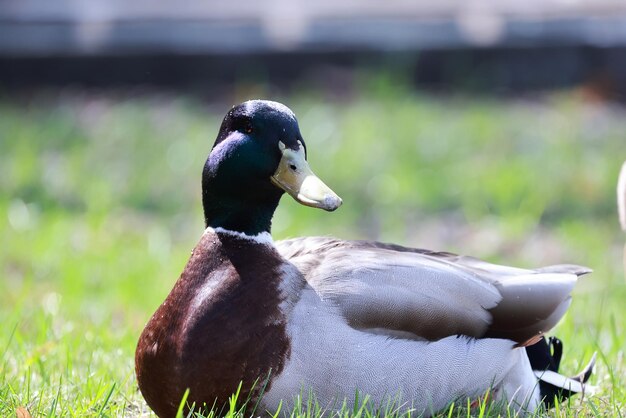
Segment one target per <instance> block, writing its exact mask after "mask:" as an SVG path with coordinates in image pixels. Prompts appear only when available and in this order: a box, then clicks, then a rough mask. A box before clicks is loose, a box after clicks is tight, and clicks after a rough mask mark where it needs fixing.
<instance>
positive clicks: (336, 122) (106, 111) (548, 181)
mask: <svg viewBox="0 0 626 418" xmlns="http://www.w3.org/2000/svg"><path fill="white" fill-rule="evenodd" d="M359 90H360V91H364V92H367V93H363V94H362V95H357V96H353V97H351V98H349V99H344V100H342V101H335V102H330V103H329V102H328V101H327V100H326V99H325V98H324V97H323V96H322V95H321V94H320V93H319V92H312V91H310V90H307V89H302V90H299V91H296V92H294V93H291V94H289V95H288V96H281V97H274V98H276V99H279V100H281V101H283V102H285V103H286V104H288V105H289V106H290V107H291V108H292V109H293V110H294V111H295V112H296V114H297V115H298V116H299V121H300V125H301V129H302V133H303V135H304V138H305V140H307V144H308V148H309V160H310V161H311V165H312V167H313V169H314V170H316V172H317V173H318V174H319V175H320V177H322V178H323V179H324V180H325V181H326V183H327V184H329V185H330V186H331V187H332V188H333V189H334V190H335V191H336V192H338V193H339V194H340V195H341V196H342V197H343V199H344V206H343V207H342V208H341V209H340V210H339V211H337V212H336V213H333V214H328V213H324V212H322V211H316V210H313V209H310V208H305V207H301V206H298V205H297V204H296V203H295V202H292V201H290V200H289V199H284V200H283V202H282V204H281V206H280V208H279V210H278V212H277V214H276V217H275V221H274V228H273V232H274V236H275V238H279V239H280V238H286V237H291V236H298V235H318V234H328V235H336V236H340V237H344V238H374V239H380V240H385V241H394V242H398V243H403V244H408V245H415V246H421V247H429V248H433V249H445V250H450V251H455V252H460V253H465V254H472V255H475V256H479V257H482V258H486V259H488V260H490V261H494V262H501V263H505V264H511V265H519V266H527V267H532V266H536V265H545V264H551V263H565V262H575V263H579V264H583V265H588V266H590V267H592V268H593V269H594V270H595V272H594V274H593V275H592V276H588V277H585V278H584V279H583V280H582V281H581V282H580V284H579V286H578V287H577V288H576V290H575V294H574V302H573V304H572V306H571V308H570V312H569V314H568V315H567V316H566V317H565V319H564V320H563V321H562V322H561V323H560V324H559V326H558V327H557V328H556V329H555V334H556V335H558V336H559V337H560V338H561V339H562V340H563V341H564V344H565V348H564V362H563V365H562V367H563V369H564V371H565V372H568V373H574V372H576V371H577V369H578V368H580V367H582V365H583V364H584V363H585V362H586V361H587V360H588V359H589V358H590V357H591V355H592V353H593V352H594V351H598V352H599V361H598V366H597V370H596V374H595V376H594V377H593V378H592V381H593V384H594V385H595V386H596V390H595V394H594V395H593V396H587V397H585V399H584V400H582V399H581V398H580V397H577V398H575V399H573V400H572V401H571V402H569V403H567V404H563V405H559V407H558V408H557V409H554V410H552V411H551V412H550V414H551V415H553V416H559V417H561V416H623V412H621V411H622V410H623V409H624V408H626V390H625V380H626V365H625V364H624V346H625V342H626V341H625V339H624V334H625V332H626V328H625V325H626V322H625V321H626V315H625V314H626V307H625V306H624V302H623V301H624V300H626V282H625V281H624V274H623V271H622V245H623V241H624V237H623V236H622V235H621V234H620V232H619V230H618V224H617V216H616V213H615V212H616V209H615V198H614V186H615V181H616V177H617V173H618V170H619V167H620V165H621V163H622V162H623V160H624V158H625V157H626V156H625V154H624V132H626V117H625V116H626V109H624V108H622V107H619V106H614V105H608V104H589V103H584V102H581V101H580V100H579V99H578V97H577V96H576V95H575V94H573V93H568V94H552V95H546V96H542V97H539V98H533V99H526V100H496V99H490V98H468V97H450V96H448V97H437V96H432V95H424V94H420V93H419V92H413V91H410V90H408V89H402V88H400V87H398V86H397V85H395V84H394V83H393V82H391V80H390V79H389V78H385V77H378V78H376V77H374V78H372V79H370V80H365V81H363V82H362V86H361V88H360V89H359ZM244 95H245V94H244ZM238 99H239V97H238V98H236V99H233V100H232V101H231V102H229V103H228V104H226V103H219V102H215V103H213V102H211V103H206V102H203V101H201V100H199V99H197V98H194V97H189V96H171V95H165V94H156V95H155V94H151V95H144V96H136V97H124V96H120V95H115V94H84V93H67V92H61V93H53V94H47V95H46V94H40V95H36V96H33V97H22V98H19V99H15V100H11V98H9V97H6V96H5V97H4V98H0V276H1V277H0V323H1V324H2V327H0V416H12V415H14V414H15V413H16V412H15V411H16V410H17V408H18V407H26V408H27V409H28V410H29V411H30V413H31V414H32V415H33V416H46V417H57V416H64V417H65V416H78V417H84V416H89V417H102V416H138V415H145V416H149V414H150V413H149V410H148V409H147V407H146V406H145V404H144V402H143V400H142V398H141V395H140V394H139V393H138V391H137V388H136V382H135V379H134V370H133V367H134V366H133V355H134V349H135V344H136V340H137V338H138V335H139V333H140V331H141V329H142V327H143V325H144V324H145V322H146V321H147V319H148V317H149V316H150V315H151V314H152V312H153V311H154V310H155V309H156V307H157V306H158V305H159V304H160V302H161V301H162V300H163V299H164V297H165V295H166V294H167V292H168V291H169V290H170V288H171V286H172V284H173V282H174V280H175V279H176V278H177V277H178V274H179V273H180V271H181V270H182V268H183V266H184V263H185V262H186V260H187V257H188V255H189V251H190V250H191V248H192V247H193V246H194V245H195V243H196V241H197V239H198V237H199V236H200V234H201V233H202V230H203V224H202V216H201V208H200V190H199V180H200V178H199V176H200V171H201V168H202V165H203V162H204V159H205V158H206V154H207V153H208V151H209V149H210V147H211V145H212V142H213V140H214V137H215V134H216V132H217V128H218V124H219V122H220V120H221V117H222V116H223V114H224V113H225V111H226V110H227V109H228V106H229V105H230V104H232V103H235V102H236V101H237V100H238ZM314 411H315V408H314V406H311V405H308V406H307V405H302V404H300V405H299V407H296V408H293V409H292V410H286V409H283V411H282V412H281V413H286V414H287V415H288V416H294V417H295V416H317V415H318V414H319V413H315V412H314ZM374 412H375V411H374V410H373V409H372V408H370V407H366V408H363V409H356V410H352V409H350V408H345V409H344V410H342V412H341V413H339V414H338V415H340V416H342V417H343V416H346V417H348V416H358V417H360V416H372V414H373V413H374ZM388 412H389V415H391V416H399V415H403V416H410V414H409V415H406V414H405V411H399V410H395V411H393V410H392V411H388ZM475 414H478V415H480V412H475ZM494 414H495V412H493V411H491V412H490V409H489V407H487V409H486V410H483V413H482V415H484V416H490V415H494ZM620 414H621V415H620ZM230 416H245V413H243V412H241V411H237V410H233V411H231V412H230ZM441 416H442V417H446V416H467V410H466V409H464V408H460V407H458V406H457V407H453V408H452V409H449V410H446V411H443V412H442V413H441Z"/></svg>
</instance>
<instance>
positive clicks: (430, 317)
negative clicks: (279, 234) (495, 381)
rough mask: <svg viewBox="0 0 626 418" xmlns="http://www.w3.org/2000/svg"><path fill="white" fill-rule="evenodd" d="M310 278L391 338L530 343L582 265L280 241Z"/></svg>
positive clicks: (559, 307)
mask: <svg viewBox="0 0 626 418" xmlns="http://www.w3.org/2000/svg"><path fill="white" fill-rule="evenodd" d="M276 246H277V248H278V250H279V252H280V253H281V254H282V255H283V257H285V258H286V259H287V260H289V261H290V262H291V263H293V264H294V265H295V266H296V267H297V268H298V269H299V270H300V271H301V272H302V273H303V275H304V277H305V278H306V279H307V282H308V283H309V285H310V286H311V287H312V288H313V289H314V290H315V291H316V292H317V293H318V295H319V296H320V297H321V298H322V299H323V300H325V301H327V302H328V303H332V304H335V305H336V306H337V307H338V308H339V310H340V312H341V313H342V314H343V316H344V317H345V319H346V321H347V322H348V323H349V324H350V325H351V326H353V327H354V328H357V329H362V330H371V332H375V333H377V334H381V333H382V334H387V335H389V336H390V337H397V336H402V337H406V336H407V335H413V336H414V338H415V339H426V340H438V339H441V338H444V337H447V336H450V335H467V336H471V337H486V336H487V337H499V338H507V339H512V340H514V341H517V342H518V343H521V344H523V343H525V342H527V341H528V340H531V339H532V338H533V337H535V336H536V335H539V334H541V333H544V332H546V331H548V330H549V329H550V328H552V327H553V326H554V325H555V324H556V323H557V322H558V321H559V319H560V318H561V317H562V316H563V314H564V313H565V311H566V310H567V307H568V306H569V303H570V296H569V294H570V292H571V290H572V289H573V287H574V285H575V283H576V278H577V275H578V274H584V273H586V272H588V271H589V270H588V269H586V268H584V267H579V266H572V265H567V266H551V267H546V268H543V269H539V270H527V269H518V268H513V267H507V266H500V265H495V264H490V263H487V262H484V261H481V260H478V259H476V258H472V257H466V256H457V255H455V254H451V253H439V252H433V251H428V250H421V249H413V248H407V247H401V246H397V245H390V244H382V243H378V242H368V241H341V240H337V239H333V238H323V237H312V238H299V239H295V240H288V241H279V242H277V243H276Z"/></svg>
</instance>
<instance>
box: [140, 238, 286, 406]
mask: <svg viewBox="0 0 626 418" xmlns="http://www.w3.org/2000/svg"><path fill="white" fill-rule="evenodd" d="M281 265H282V261H281V259H280V258H279V257H278V255H277V254H276V252H275V251H274V249H273V247H271V246H269V245H263V244H258V243H255V242H250V241H246V240H243V239H240V238H238V237H236V236H229V235H225V234H217V233H215V232H214V231H213V230H211V229H208V230H207V231H206V232H205V234H204V235H203V236H202V239H201V240H200V242H199V243H198V245H197V246H196V248H195V249H194V250H193V253H192V255H191V258H190V260H189V262H188V263H187V266H186V267H185V270H184V271H183V273H182V274H181V276H180V278H179V279H178V281H177V282H176V284H175V286H174V288H173V289H172V291H171V292H170V294H169V295H168V297H167V299H166V300H165V302H163V304H162V305H161V306H160V307H159V308H158V309H157V311H156V312H155V314H154V315H153V316H152V318H151V319H150V321H149V322H148V325H147V326H146V328H145V329H144V331H143V333H142V335H141V337H140V339H139V344H138V346H137V351H136V358H135V360H136V361H135V365H136V373H137V380H138V383H139V387H140V389H141V392H142V394H143V395H144V397H145V399H146V401H147V402H148V404H149V405H150V407H151V408H152V409H153V410H154V411H155V412H156V413H157V415H158V416H160V417H168V416H175V414H176V411H177V409H178V406H179V404H180V401H181V399H182V397H183V395H184V393H185V390H186V389H187V388H189V389H190V393H189V397H188V402H189V403H190V404H191V403H193V402H196V406H198V405H201V404H202V403H204V402H206V403H211V402H213V401H215V402H216V405H218V406H219V405H223V404H226V402H227V401H228V397H229V396H231V395H232V393H233V392H234V391H235V390H236V389H237V386H238V384H239V382H241V381H243V385H242V391H241V394H240V400H243V401H245V400H246V399H247V398H248V397H249V396H252V397H254V396H256V395H257V392H258V391H259V390H260V388H261V386H262V385H263V383H264V382H259V384H257V385H256V386H254V388H253V387H252V386H253V385H254V382H255V381H256V379H259V378H260V379H263V376H268V374H269V372H270V370H271V371H272V373H278V372H280V370H281V369H282V367H283V363H284V361H285V359H286V357H287V356H288V354H289V343H288V340H287V338H286V331H285V327H286V323H285V318H284V316H283V315H282V313H281V311H280V308H279V305H280V303H281V302H282V300H281V292H280V291H279V282H278V280H279V277H280V274H279V271H280V269H281ZM208 406H209V407H211V406H212V405H208Z"/></svg>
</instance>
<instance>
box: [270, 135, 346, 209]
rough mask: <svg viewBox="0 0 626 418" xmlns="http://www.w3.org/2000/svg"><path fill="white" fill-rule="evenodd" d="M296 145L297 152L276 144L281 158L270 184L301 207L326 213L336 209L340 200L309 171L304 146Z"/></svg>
mask: <svg viewBox="0 0 626 418" xmlns="http://www.w3.org/2000/svg"><path fill="white" fill-rule="evenodd" d="M298 143H299V144H300V147H299V148H298V149H297V150H292V149H290V148H287V147H286V146H285V144H284V143H282V142H279V143H278V147H279V148H280V151H281V153H282V154H283V157H282V158H281V160H280V163H279V164H278V168H277V169H276V172H275V173H274V175H273V176H272V177H271V179H272V183H274V184H275V185H276V186H278V187H280V188H281V189H283V190H284V191H286V192H287V193H289V194H290V195H291V197H293V198H294V199H296V201H298V202H300V203H302V204H303V205H306V206H311V207H314V208H320V209H324V210H327V211H333V210H335V209H337V208H338V207H339V206H341V203H342V201H341V198H340V197H339V196H337V194H335V192H333V191H332V190H331V189H330V188H329V187H328V186H327V185H325V184H324V182H323V181H322V180H320V179H319V178H318V177H317V176H316V175H315V174H314V173H313V171H311V168H310V167H309V163H307V161H306V159H305V156H304V146H302V144H301V143H300V142H298Z"/></svg>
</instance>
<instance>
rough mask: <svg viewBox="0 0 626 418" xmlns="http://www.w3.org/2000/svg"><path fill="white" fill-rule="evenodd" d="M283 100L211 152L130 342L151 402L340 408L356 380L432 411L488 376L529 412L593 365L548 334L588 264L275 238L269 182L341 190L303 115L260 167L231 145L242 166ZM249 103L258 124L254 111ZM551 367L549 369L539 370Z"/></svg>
mask: <svg viewBox="0 0 626 418" xmlns="http://www.w3.org/2000/svg"><path fill="white" fill-rule="evenodd" d="M267 103H270V104H269V105H268V104H267ZM281 106H282V105H281ZM283 108H284V106H283ZM283 108H281V107H279V106H276V105H274V104H271V102H247V103H244V104H243V105H240V106H239V107H237V108H235V109H233V111H231V112H230V113H229V115H227V117H226V118H225V121H224V123H223V125H222V128H221V130H220V134H219V135H218V141H217V142H216V145H215V148H214V150H215V149H218V151H216V152H219V154H214V153H212V154H211V156H209V159H208V160H207V167H205V175H204V177H203V190H204V192H203V196H204V205H205V218H206V221H207V225H208V228H207V229H206V231H205V232H204V234H203V236H202V238H201V239H200V242H199V243H198V245H197V246H196V247H195V249H194V251H193V253H192V256H191V258H190V260H189V262H188V264H187V266H186V267H185V270H184V271H183V273H182V275H181V277H180V278H179V280H178V281H177V283H176V284H175V286H174V288H173V290H172V291H171V293H170V294H169V296H168V297H167V299H166V300H165V302H164V303H163V304H162V305H161V306H160V307H159V309H158V310H157V311H156V313H155V314H154V315H153V317H152V318H151V320H150V321H149V322H148V324H147V326H146V328H145V329H144V331H143V333H142V335H141V337H140V340H139V344H138V348H137V352H136V373H137V378H138V383H139V387H140V389H141V391H142V393H143V395H144V397H145V398H146V401H147V402H148V404H149V405H150V407H151V408H152V409H153V410H154V411H155V412H156V413H157V415H159V416H160V417H170V416H175V414H176V411H177V409H178V406H179V403H180V401H181V399H182V397H183V394H184V392H185V390H186V389H189V390H190V392H189V397H188V403H189V404H192V403H195V405H196V406H202V405H206V406H208V407H211V406H213V405H216V406H218V407H220V406H223V405H225V404H227V402H228V399H229V397H230V396H231V394H232V393H233V392H235V391H236V390H237V387H238V386H239V384H240V382H241V393H240V400H246V399H248V398H249V399H251V402H249V405H253V404H256V403H257V402H259V405H261V407H262V408H264V409H265V410H267V411H269V412H275V411H276V410H277V408H279V405H280V404H281V403H283V405H290V404H291V403H292V402H293V400H294V398H295V397H296V396H298V395H301V396H302V395H303V396H304V397H307V396H309V394H313V395H312V396H314V397H315V401H316V402H317V403H318V404H319V405H320V406H321V407H322V408H339V407H341V404H342V403H343V402H344V400H346V399H347V400H348V401H349V400H351V399H354V396H355V392H356V391H358V392H359V393H360V394H361V396H368V397H369V398H370V400H371V402H372V404H373V405H374V406H381V405H384V404H385V403H386V402H391V401H395V402H400V403H401V404H402V405H405V406H407V407H412V408H414V409H415V410H416V411H417V412H418V413H425V414H426V415H428V414H429V413H431V412H435V411H438V410H440V409H441V408H444V407H445V406H446V405H448V404H449V403H450V402H452V401H455V400H457V399H464V398H468V397H469V398H476V397H478V396H480V395H482V394H484V393H485V392H486V391H487V390H488V389H492V390H493V394H494V395H495V398H497V399H502V400H505V401H506V402H508V403H509V404H510V405H511V406H512V407H513V408H514V409H515V410H528V411H534V410H535V409H536V408H537V407H538V405H540V403H541V400H542V397H545V396H546V395H551V394H557V393H558V391H560V390H561V388H565V394H564V395H563V396H567V395H569V394H570V392H579V391H581V390H582V385H583V384H584V382H585V381H586V379H587V378H588V377H589V371H587V372H586V373H585V375H584V377H579V378H576V379H568V378H565V377H563V376H561V375H558V373H556V371H557V369H558V362H559V361H560V351H559V354H558V355H557V354H556V352H554V353H550V349H549V348H548V346H547V344H546V343H545V341H544V340H542V336H543V335H544V334H545V332H547V331H549V330H550V329H551V328H552V327H553V326H554V325H555V324H556V323H557V322H558V321H559V320H560V318H561V317H562V316H563V315H564V313H565V311H566V310H567V308H568V306H569V304H570V300H571V296H570V293H571V291H572V289H573V287H574V285H575V283H576V280H577V277H578V276H580V275H582V274H585V273H587V272H589V270H588V269H586V268H584V267H579V266H574V265H562V266H552V267H547V268H543V269H538V270H526V269H518V268H513V267H505V266H499V265H494V264H490V263H486V262H483V261H480V260H477V259H475V258H471V257H463V256H457V255H454V254H451V253H442V252H433V251H427V250H420V249H413V248H407V247H402V246H398V245H392V244H382V243H378V242H369V241H344V240H338V239H334V238H327V237H308V238H298V239H294V240H287V241H279V242H276V243H274V242H273V241H272V240H271V238H270V235H269V221H270V220H271V215H272V214H273V211H274V209H275V208H276V205H277V204H278V199H279V198H280V194H281V193H276V190H274V189H272V187H275V188H279V189H284V190H286V191H288V192H289V193H290V194H291V195H292V196H293V197H294V198H296V199H297V200H298V201H300V202H301V203H304V204H307V205H309V206H316V207H322V208H324V209H327V210H334V209H335V208H336V207H338V206H339V204H341V200H340V199H339V198H338V197H337V196H336V195H334V193H332V191H330V189H328V188H327V187H326V186H325V185H323V184H321V183H317V182H319V180H316V178H311V176H312V173H311V172H310V170H309V171H306V170H307V169H308V168H307V167H304V168H302V164H305V162H303V161H304V152H303V148H304V145H303V142H302V140H301V137H300V136H299V131H298V129H297V125H295V128H294V127H293V126H290V129H283V130H282V132H288V131H291V135H293V136H295V138H296V140H291V141H290V140H289V138H288V137H280V138H279V140H280V142H279V143H278V146H277V147H276V149H275V151H276V155H274V154H272V155H271V156H270V155H266V156H265V157H264V160H265V164H267V165H268V166H267V167H266V166H264V165H263V164H261V163H256V162H255V163H253V164H252V165H253V166H254V167H253V168H250V167H247V166H246V167H245V168H247V169H248V170H252V171H254V173H252V174H251V173H248V171H246V170H237V169H236V168H237V165H236V164H234V162H236V161H238V160H237V159H238V158H241V157H240V155H246V156H247V157H246V160H247V161H248V163H247V164H250V156H251V155H254V154H253V153H251V150H252V149H256V152H261V151H260V150H262V149H267V150H272V149H273V148H272V147H270V146H269V145H267V144H265V143H264V142H263V141H265V140H267V141H270V142H271V140H268V139H267V138H265V137H255V136H254V134H253V133H252V132H255V129H257V127H259V126H265V127H267V126H270V127H272V129H271V130H272V131H273V132H281V130H280V129H275V128H276V127H275V126H274V125H273V124H278V125H279V126H280V124H285V123H287V124H293V123H295V122H294V121H295V117H292V115H287V116H289V117H287V116H285V115H283V114H282V113H281V112H283V113H284V112H285V110H284V109H286V108H284V109H283ZM287 110H288V109H287ZM255 112H256V113H255ZM275 113H277V114H278V115H279V116H280V117H277V116H275ZM259 114H260V115H261V116H262V117H260V116H258V115H259ZM242 115H243V116H242ZM255 115H256V117H257V119H259V118H260V120H261V122H263V123H261V122H259V123H258V124H257V125H254V123H253V122H255V121H257V119H255ZM268 115H269V116H268ZM240 118H244V119H243V121H244V122H241V121H240V120H239V119H240ZM250 121H252V122H250ZM268 121H269V122H271V123H269V122H268ZM257 122H258V121H257ZM241 126H243V128H241ZM238 127H239V128H238ZM231 129H232V130H233V133H232V134H229V132H231V131H230V130H231ZM242 131H243V132H247V133H248V134H249V136H245V135H242ZM276 141H278V140H276ZM242 144H243V145H242ZM250 144H253V145H250ZM263 144H265V145H263ZM229 147H230V148H229ZM241 149H243V151H241ZM267 150H266V151H263V152H270V151H267ZM270 154H271V152H270ZM281 155H282V159H281ZM278 160H280V163H279V162H278ZM224 161H226V162H227V163H228V164H226V163H225V162H224ZM285 161H286V162H285ZM276 166H279V168H278V169H276ZM224 167H226V168H224ZM281 167H282V168H281ZM285 171H287V172H290V171H293V172H295V173H300V172H303V173H305V174H304V175H303V176H301V177H297V175H295V174H293V172H292V173H291V174H289V173H288V174H286V175H285ZM273 172H275V174H274V175H272V173H273ZM207 173H208V174H207ZM265 176H268V177H269V176H271V178H272V183H273V184H272V183H269V180H268V178H267V177H265ZM290 176H291V177H290ZM294 176H295V177H294ZM292 177H294V178H292ZM264 181H265V182H267V184H266V183H264ZM236 182H240V183H243V184H246V185H247V186H246V187H248V188H249V187H253V188H254V190H253V192H252V193H248V194H246V195H245V198H242V200H241V202H243V203H240V202H238V200H237V191H236V190H235V191H233V190H231V189H232V187H230V186H229V187H226V186H225V184H227V183H228V184H231V185H232V184H236ZM268 184H269V186H268ZM270 186H271V187H270ZM241 193H243V192H241ZM255 202H257V203H255ZM248 205H256V207H255V208H254V209H255V210H249V211H248V210H247V209H246V208H247V206H248ZM259 213H261V215H259ZM247 214H248V215H247ZM248 218H250V219H248ZM224 226H227V227H228V228H225V227H224ZM537 341H539V344H536V345H533V344H535V343H537ZM526 346H532V347H534V348H533V350H528V351H527V349H526ZM559 347H560V346H559ZM545 370H548V371H549V373H552V374H551V375H550V379H552V380H551V382H550V383H547V379H544V381H541V379H542V375H541V374H542V373H547V372H545ZM555 388H557V389H558V391H557V389H555ZM551 390H552V392H551ZM544 402H545V400H544ZM256 413H257V414H258V413H259V411H256Z"/></svg>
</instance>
